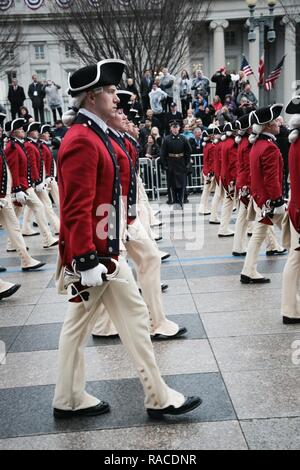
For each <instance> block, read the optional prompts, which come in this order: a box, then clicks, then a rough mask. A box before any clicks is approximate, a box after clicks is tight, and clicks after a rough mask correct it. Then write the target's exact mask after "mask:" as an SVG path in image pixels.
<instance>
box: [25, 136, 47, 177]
mask: <svg viewBox="0 0 300 470" xmlns="http://www.w3.org/2000/svg"><path fill="white" fill-rule="evenodd" d="M24 146H25V149H26V152H27V154H28V156H29V158H30V165H31V175H32V180H33V182H34V183H36V184H39V183H41V182H42V181H43V173H44V166H43V160H42V157H41V154H40V151H39V148H38V143H34V142H32V141H28V140H26V141H25V143H24Z"/></svg>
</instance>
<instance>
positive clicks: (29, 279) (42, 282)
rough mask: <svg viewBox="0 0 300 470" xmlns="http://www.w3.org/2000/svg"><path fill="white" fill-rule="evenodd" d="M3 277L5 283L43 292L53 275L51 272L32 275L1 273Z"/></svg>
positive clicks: (32, 273)
mask: <svg viewBox="0 0 300 470" xmlns="http://www.w3.org/2000/svg"><path fill="white" fill-rule="evenodd" d="M1 277H2V278H3V280H5V281H9V282H12V283H13V284H21V286H22V289H31V288H32V287H34V288H40V289H41V290H43V289H45V288H46V287H47V285H48V283H49V279H50V277H52V274H51V273H50V272H42V271H39V272H35V273H34V272H31V273H23V272H19V273H17V272H14V273H11V272H9V271H8V272H6V273H3V274H2V273H1Z"/></svg>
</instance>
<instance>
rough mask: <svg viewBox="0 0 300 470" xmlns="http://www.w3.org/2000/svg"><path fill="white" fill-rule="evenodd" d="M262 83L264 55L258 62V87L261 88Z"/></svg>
mask: <svg viewBox="0 0 300 470" xmlns="http://www.w3.org/2000/svg"><path fill="white" fill-rule="evenodd" d="M264 83H265V57H264V55H262V56H261V58H260V60H259V67H258V86H263V84H264Z"/></svg>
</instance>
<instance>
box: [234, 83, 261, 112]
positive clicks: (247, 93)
mask: <svg viewBox="0 0 300 470" xmlns="http://www.w3.org/2000/svg"><path fill="white" fill-rule="evenodd" d="M242 98H246V99H247V101H248V102H249V103H250V104H251V105H252V106H254V107H255V106H256V105H257V103H258V100H257V98H256V96H255V94H254V93H253V91H252V89H251V85H250V83H246V85H245V88H244V90H243V91H241V92H240V93H239V95H238V97H237V103H238V104H239V103H241V99H242Z"/></svg>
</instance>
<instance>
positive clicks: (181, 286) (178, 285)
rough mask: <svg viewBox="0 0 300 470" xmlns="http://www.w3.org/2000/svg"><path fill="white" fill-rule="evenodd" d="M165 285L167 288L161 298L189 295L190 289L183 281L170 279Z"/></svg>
mask: <svg viewBox="0 0 300 470" xmlns="http://www.w3.org/2000/svg"><path fill="white" fill-rule="evenodd" d="M167 284H168V286H169V288H168V289H167V290H166V291H165V292H164V294H163V297H165V296H169V295H174V294H176V295H182V294H190V289H189V287H188V283H187V281H186V280H185V279H170V280H169V281H168V282H167Z"/></svg>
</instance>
